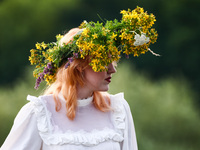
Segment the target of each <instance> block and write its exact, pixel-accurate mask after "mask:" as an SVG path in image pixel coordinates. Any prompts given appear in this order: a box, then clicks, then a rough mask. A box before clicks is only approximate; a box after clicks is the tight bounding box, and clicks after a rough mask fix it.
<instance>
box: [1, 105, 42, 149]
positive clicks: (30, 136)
mask: <svg viewBox="0 0 200 150" xmlns="http://www.w3.org/2000/svg"><path fill="white" fill-rule="evenodd" d="M41 145H42V140H41V138H40V136H39V133H38V129H37V120H36V116H35V114H34V108H33V104H32V103H31V102H29V103H28V104H26V105H25V106H24V107H22V109H21V110H20V111H19V113H18V115H17V116H16V118H15V120H14V124H13V126H12V129H11V131H10V133H9V135H8V137H7V138H6V140H5V142H4V143H3V145H2V147H1V150H40V149H41Z"/></svg>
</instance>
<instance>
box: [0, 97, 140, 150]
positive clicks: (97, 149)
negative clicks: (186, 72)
mask: <svg viewBox="0 0 200 150" xmlns="http://www.w3.org/2000/svg"><path fill="white" fill-rule="evenodd" d="M27 99H28V100H30V102H29V103H27V104H26V105H25V106H24V107H22V109H21V110H20V112H19V113H18V115H17V117H16V118H15V120H14V124H13V127H12V129H11V131H10V133H9V135H8V137H7V138H6V140H5V142H4V144H3V145H2V147H1V150H137V142H136V135H135V129H134V124H133V119H132V115H131V111H130V108H129V105H128V103H127V102H126V100H124V96H123V93H119V94H116V95H110V99H111V106H112V108H113V110H111V111H109V112H101V111H99V110H97V109H96V108H95V107H94V105H93V103H92V100H93V97H90V98H88V99H84V100H78V108H77V111H76V117H75V119H74V120H73V121H71V120H69V119H68V117H67V116H66V107H65V100H64V97H63V96H62V95H61V94H60V95H59V99H60V100H61V103H62V107H61V110H60V111H59V112H56V111H55V103H54V100H53V96H52V95H45V96H40V97H33V96H28V97H27Z"/></svg>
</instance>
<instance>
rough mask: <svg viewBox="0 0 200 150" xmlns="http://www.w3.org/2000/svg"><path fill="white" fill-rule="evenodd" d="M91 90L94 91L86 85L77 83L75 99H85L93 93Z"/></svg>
mask: <svg viewBox="0 0 200 150" xmlns="http://www.w3.org/2000/svg"><path fill="white" fill-rule="evenodd" d="M93 92H94V91H92V90H90V89H89V88H88V87H86V86H80V85H77V99H86V98H88V97H91V96H92V95H93Z"/></svg>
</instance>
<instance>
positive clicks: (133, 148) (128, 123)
mask: <svg viewBox="0 0 200 150" xmlns="http://www.w3.org/2000/svg"><path fill="white" fill-rule="evenodd" d="M123 104H124V108H125V113H126V118H125V130H124V141H123V142H122V150H138V147H137V140H136V134H135V127H134V123H133V118H132V114H131V110H130V107H129V104H128V103H127V102H126V100H123Z"/></svg>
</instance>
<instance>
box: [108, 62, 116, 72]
mask: <svg viewBox="0 0 200 150" xmlns="http://www.w3.org/2000/svg"><path fill="white" fill-rule="evenodd" d="M107 72H108V74H112V73H115V72H116V68H115V66H114V64H113V63H110V64H109V65H108V71H107Z"/></svg>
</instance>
